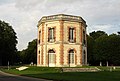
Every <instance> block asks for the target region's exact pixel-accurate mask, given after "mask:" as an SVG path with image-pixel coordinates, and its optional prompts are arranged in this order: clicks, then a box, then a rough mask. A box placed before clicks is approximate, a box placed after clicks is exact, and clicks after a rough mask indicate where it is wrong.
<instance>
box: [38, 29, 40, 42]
mask: <svg viewBox="0 0 120 81" xmlns="http://www.w3.org/2000/svg"><path fill="white" fill-rule="evenodd" d="M40 39H41V31H39V34H38V44H40Z"/></svg>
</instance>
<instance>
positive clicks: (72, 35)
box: [69, 28, 75, 42]
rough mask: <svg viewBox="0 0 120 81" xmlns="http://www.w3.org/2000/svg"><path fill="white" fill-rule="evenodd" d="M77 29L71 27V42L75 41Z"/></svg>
mask: <svg viewBox="0 0 120 81" xmlns="http://www.w3.org/2000/svg"><path fill="white" fill-rule="evenodd" d="M74 38H75V29H74V28H69V42H75V39H74Z"/></svg>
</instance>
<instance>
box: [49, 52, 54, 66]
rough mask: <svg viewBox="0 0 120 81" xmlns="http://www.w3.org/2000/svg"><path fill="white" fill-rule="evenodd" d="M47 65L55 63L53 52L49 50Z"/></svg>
mask: <svg viewBox="0 0 120 81" xmlns="http://www.w3.org/2000/svg"><path fill="white" fill-rule="evenodd" d="M48 54H49V64H54V63H55V51H54V50H49V51H48Z"/></svg>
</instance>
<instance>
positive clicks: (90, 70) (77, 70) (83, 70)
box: [62, 67, 100, 72]
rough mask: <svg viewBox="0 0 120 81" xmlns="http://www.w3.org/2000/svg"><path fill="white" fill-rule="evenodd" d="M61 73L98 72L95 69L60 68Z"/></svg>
mask: <svg viewBox="0 0 120 81" xmlns="http://www.w3.org/2000/svg"><path fill="white" fill-rule="evenodd" d="M62 70H63V72H97V71H100V69H98V68H97V67H95V68H62Z"/></svg>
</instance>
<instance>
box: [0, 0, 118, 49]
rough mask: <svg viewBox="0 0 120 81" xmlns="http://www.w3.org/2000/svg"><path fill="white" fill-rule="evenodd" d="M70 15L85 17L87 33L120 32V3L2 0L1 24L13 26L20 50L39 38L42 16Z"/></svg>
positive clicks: (0, 10) (0, 7) (76, 0)
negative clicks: (98, 31) (4, 22)
mask: <svg viewBox="0 0 120 81" xmlns="http://www.w3.org/2000/svg"><path fill="white" fill-rule="evenodd" d="M54 14H70V15H77V16H81V17H83V19H84V20H85V21H86V22H87V25H88V27H87V32H88V33H90V32H92V31H97V30H102V31H105V32H107V33H108V34H112V33H116V32H117V31H120V0H0V20H3V21H6V22H8V23H10V25H11V26H12V27H13V29H14V30H15V32H16V33H17V37H18V45H17V48H18V50H22V49H25V48H26V47H27V44H28V42H30V41H32V40H33V39H35V38H37V23H38V21H39V20H40V18H41V17H42V16H47V15H54Z"/></svg>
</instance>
